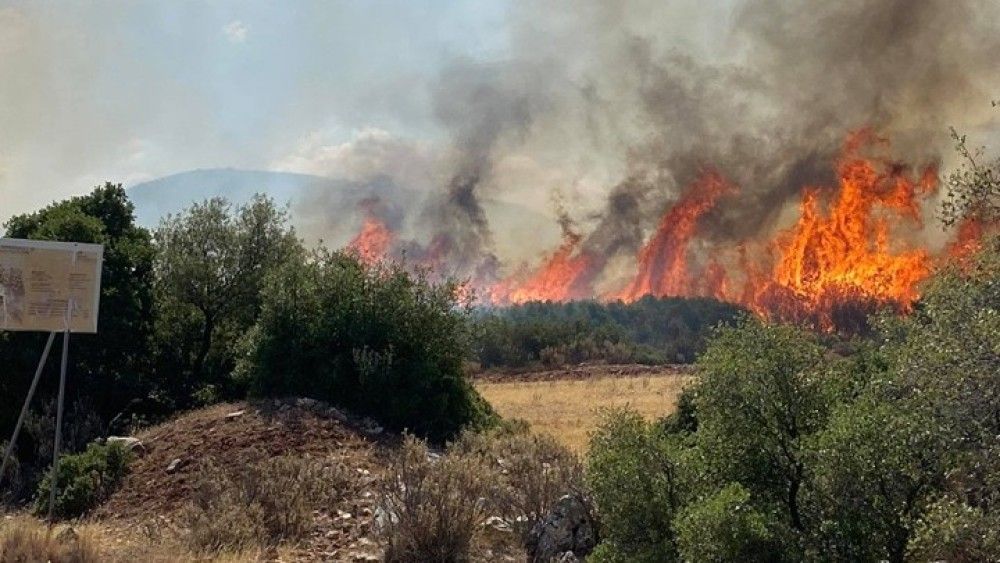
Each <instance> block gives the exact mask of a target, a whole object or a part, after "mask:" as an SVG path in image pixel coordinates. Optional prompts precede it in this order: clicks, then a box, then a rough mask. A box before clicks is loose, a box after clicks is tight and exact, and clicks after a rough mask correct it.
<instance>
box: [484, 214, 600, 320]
mask: <svg viewBox="0 0 1000 563" xmlns="http://www.w3.org/2000/svg"><path fill="white" fill-rule="evenodd" d="M581 240H582V237H581V236H580V235H579V234H577V233H575V232H572V231H567V232H566V233H565V234H564V235H563V243H562V245H560V246H559V248H558V249H556V251H555V252H553V253H552V255H551V256H549V257H548V258H547V259H546V260H545V262H544V263H543V264H542V266H541V267H539V268H538V270H536V271H535V272H534V273H533V274H531V275H530V276H528V278H527V279H525V280H523V281H520V282H518V280H517V279H516V278H517V277H518V276H513V277H511V278H508V279H506V280H504V281H501V282H500V283H498V284H497V285H496V286H494V287H493V288H492V290H491V292H490V294H491V299H490V300H491V301H492V302H494V303H525V302H528V301H571V300H574V299H586V298H589V297H592V296H593V294H594V289H593V287H592V285H591V277H592V276H591V275H588V274H590V273H591V272H593V271H594V270H595V268H594V266H595V265H596V264H597V260H595V257H594V256H592V255H591V254H589V253H587V252H585V251H579V250H578V246H579V245H580V241H581Z"/></svg>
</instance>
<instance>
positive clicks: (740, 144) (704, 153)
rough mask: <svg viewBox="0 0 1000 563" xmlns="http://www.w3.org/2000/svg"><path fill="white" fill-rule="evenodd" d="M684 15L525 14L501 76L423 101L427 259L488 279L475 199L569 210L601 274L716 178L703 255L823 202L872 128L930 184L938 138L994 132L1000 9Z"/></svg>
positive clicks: (810, 2) (812, 4)
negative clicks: (439, 138)
mask: <svg viewBox="0 0 1000 563" xmlns="http://www.w3.org/2000/svg"><path fill="white" fill-rule="evenodd" d="M678 4H679V3H664V2H655V1H652V0H633V1H626V2H617V3H608V2H603V1H598V0H594V1H589V2H588V1H579V0H572V1H570V0H564V1H561V2H560V1H557V2H539V3H516V4H515V7H514V8H512V12H511V13H510V17H509V22H510V26H511V36H510V43H511V58H510V59H509V60H505V61H501V62H493V63H490V64H479V63H474V62H470V61H460V62H457V63H455V64H454V65H452V66H451V67H449V68H448V69H447V70H445V71H444V72H443V73H442V74H441V76H439V77H438V78H437V80H436V82H435V85H434V87H433V88H432V94H433V114H434V115H435V117H436V119H437V120H438V122H439V123H440V124H441V125H442V127H443V130H444V131H445V132H446V134H447V136H448V137H447V139H448V140H447V142H446V143H443V144H442V146H441V147H439V149H440V158H438V159H437V160H435V162H436V165H437V166H439V168H438V169H437V175H436V178H437V184H436V187H435V189H434V190H433V192H432V194H431V195H430V196H428V198H427V199H426V201H425V203H424V206H423V211H421V212H420V214H419V215H420V217H419V221H418V223H420V224H422V225H423V229H424V232H425V241H429V242H424V243H423V244H422V245H420V246H421V247H422V248H423V249H424V250H426V249H427V247H435V248H436V249H437V250H435V252H436V253H440V252H444V253H445V254H447V255H448V260H447V262H448V263H449V264H452V265H453V266H455V267H456V268H457V269H458V270H462V271H464V272H465V273H466V274H468V275H473V276H481V277H487V278H488V277H490V276H495V272H489V273H484V272H485V271H486V270H488V269H490V268H492V267H494V266H495V265H496V264H497V260H498V258H497V252H496V249H495V245H494V234H495V233H494V229H492V228H491V221H490V219H491V218H490V217H489V216H488V214H487V212H486V210H485V208H484V206H483V200H484V197H490V198H498V199H501V200H505V201H509V202H514V203H518V204H521V205H524V206H525V207H530V208H534V209H541V208H544V207H546V205H545V202H546V201H548V199H549V198H548V194H550V193H551V192H552V191H553V190H563V191H565V192H566V193H567V198H566V200H567V201H568V202H569V204H568V210H567V211H568V214H569V215H572V216H574V217H575V218H576V219H577V220H578V221H579V225H578V229H579V230H580V232H583V233H585V238H584V240H583V241H582V242H581V244H580V246H579V248H580V252H586V253H587V254H589V255H593V256H597V257H600V260H596V261H594V262H593V263H594V264H595V267H598V268H604V267H605V264H606V263H608V262H610V261H611V260H612V259H613V258H614V257H615V256H631V257H633V258H634V256H635V254H636V252H637V250H638V248H639V247H640V246H641V245H642V243H643V241H644V240H646V238H647V237H648V234H649V229H650V228H651V227H652V226H654V225H655V224H656V222H657V220H658V218H659V217H661V216H662V215H663V212H664V210H665V209H667V208H668V207H669V206H670V205H671V204H672V203H673V202H675V201H676V200H677V198H678V197H679V194H680V193H682V191H683V190H684V188H685V187H686V186H688V185H690V184H692V183H693V182H695V181H696V180H697V178H698V177H699V176H700V175H701V174H702V173H703V172H704V171H705V170H706V169H707V168H711V169H713V170H718V171H719V173H721V174H722V175H723V176H725V177H726V178H727V179H728V180H729V181H731V182H733V183H734V184H736V185H738V186H739V191H738V192H736V193H733V194H729V195H727V196H725V197H723V198H721V199H720V200H719V201H718V205H717V206H716V207H715V208H714V209H713V210H712V211H711V212H710V213H709V214H708V215H706V216H705V218H704V221H705V222H706V224H707V225H708V227H709V228H707V229H705V230H704V234H703V235H702V236H704V237H707V238H708V239H710V240H712V241H715V242H725V241H739V240H746V239H748V238H754V237H755V236H758V235H760V236H764V235H767V234H770V233H772V232H773V231H774V230H775V229H776V228H777V227H778V226H779V220H780V219H782V216H783V213H784V212H786V211H787V209H788V208H789V206H790V205H793V204H795V203H796V202H798V199H799V196H800V193H801V190H802V188H803V187H804V186H829V185H831V184H833V179H834V178H833V169H832V167H831V162H833V161H834V160H835V158H836V154H837V152H838V150H839V148H840V145H841V143H842V141H843V139H844V136H845V134H846V133H847V132H849V131H851V130H856V129H859V128H862V127H870V128H872V129H873V130H875V131H876V132H877V133H879V134H880V135H884V136H885V137H887V138H889V139H891V142H892V150H891V152H892V154H893V155H895V156H898V157H901V158H905V159H907V161H908V162H912V163H915V164H917V165H922V164H927V163H933V162H936V161H939V160H941V159H946V158H948V155H949V154H950V153H949V150H948V149H949V147H950V140H949V138H948V132H947V127H948V126H950V125H955V126H958V127H964V128H967V129H968V128H975V127H978V126H981V125H982V124H983V123H985V122H986V121H987V120H989V119H991V118H994V114H992V113H990V107H989V106H990V104H989V101H990V96H991V94H992V95H993V96H994V97H995V96H996V94H997V92H1000V75H998V74H997V73H996V72H995V65H996V56H995V54H996V53H998V52H1000V34H997V33H996V29H995V25H996V24H995V22H997V21H1000V4H998V3H997V2H995V1H992V0H843V1H839V2H821V1H815V0H749V1H743V2H741V1H737V0H732V1H730V2H720V3H717V4H715V5H713V6H711V7H702V6H696V5H695V3H691V4H690V6H688V5H687V3H680V4H684V5H678ZM563 215H564V216H569V215H566V214H563ZM567 224H568V223H567ZM534 250H535V251H536V252H537V253H538V254H541V253H542V252H544V251H546V250H547V249H546V248H543V247H539V248H537V249H534Z"/></svg>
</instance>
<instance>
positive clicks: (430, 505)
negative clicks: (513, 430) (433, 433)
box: [377, 436, 496, 563]
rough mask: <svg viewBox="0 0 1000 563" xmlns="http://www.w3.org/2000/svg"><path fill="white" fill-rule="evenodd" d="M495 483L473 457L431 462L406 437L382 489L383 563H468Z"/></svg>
mask: <svg viewBox="0 0 1000 563" xmlns="http://www.w3.org/2000/svg"><path fill="white" fill-rule="evenodd" d="M495 478H496V476H495V475H494V474H493V472H492V471H491V470H490V468H489V467H488V466H487V465H486V464H484V463H480V462H478V460H477V458H476V457H474V456H441V457H440V458H438V459H432V457H431V456H430V452H429V451H428V449H427V445H426V443H424V442H422V441H420V440H417V439H415V438H413V437H412V436H407V437H406V438H405V439H404V441H403V445H402V447H401V448H400V450H399V452H398V453H397V454H396V455H395V458H394V459H393V461H392V464H391V467H390V469H389V472H388V474H387V476H386V478H385V479H384V481H383V482H382V486H381V497H380V507H379V510H380V511H381V513H382V515H383V517H382V519H381V523H380V525H379V528H378V530H377V532H378V534H379V537H380V539H381V541H382V544H383V545H384V546H385V561H387V562H389V563H399V562H404V563H409V562H414V563H416V562H423V561H465V560H468V558H469V550H470V546H471V544H472V539H473V536H474V534H475V532H476V530H478V529H479V528H480V526H481V525H482V524H483V522H484V521H485V519H486V517H487V516H488V512H487V511H486V505H485V502H484V501H483V500H481V499H483V498H484V497H486V496H487V495H488V494H489V492H490V490H491V487H492V486H493V482H494V479H495Z"/></svg>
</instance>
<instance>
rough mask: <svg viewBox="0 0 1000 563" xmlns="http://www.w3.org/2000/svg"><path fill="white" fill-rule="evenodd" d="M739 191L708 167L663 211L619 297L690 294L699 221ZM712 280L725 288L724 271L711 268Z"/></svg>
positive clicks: (633, 299) (626, 298)
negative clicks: (693, 244)
mask: <svg viewBox="0 0 1000 563" xmlns="http://www.w3.org/2000/svg"><path fill="white" fill-rule="evenodd" d="M735 190H736V187H735V186H734V185H733V184H731V183H729V182H728V181H727V180H726V179H725V178H723V177H722V175H721V174H719V173H718V172H717V171H715V170H708V171H706V172H705V173H703V174H702V176H701V177H700V178H699V179H698V180H697V181H695V182H694V183H693V184H691V185H690V186H688V188H687V190H686V191H685V193H684V195H682V196H681V198H680V200H678V201H677V203H676V204H675V205H674V206H673V207H671V208H670V209H668V210H667V212H666V213H664V215H663V218H662V219H661V220H660V225H659V227H658V228H657V229H656V234H654V235H653V238H652V239H650V241H649V242H648V243H647V244H646V246H644V247H643V248H642V250H641V251H640V252H639V273H638V274H637V275H636V277H635V279H633V280H632V283H630V284H629V285H628V287H626V288H625V289H624V290H623V291H622V292H621V293H620V294H619V295H618V296H617V297H618V298H619V299H621V300H623V301H635V300H636V299H639V298H640V297H642V296H644V295H655V296H657V297H674V296H688V295H692V294H693V293H697V292H696V291H693V290H692V288H693V287H694V286H695V285H696V284H694V283H693V282H692V280H691V279H690V277H689V274H688V246H689V245H690V243H691V240H692V239H693V238H694V236H695V234H696V233H697V228H698V220H699V219H700V218H701V217H702V216H703V215H704V214H705V213H707V212H708V211H711V209H712V208H713V207H715V204H716V202H717V201H718V200H719V198H720V197H722V196H723V195H725V194H726V193H730V192H733V191H735ZM712 269H713V271H712V272H711V273H710V276H709V277H711V278H712V280H711V283H712V284H714V285H715V286H716V287H715V288H714V291H719V290H721V288H723V287H725V285H726V282H725V279H726V276H725V270H723V269H721V266H720V265H719V264H715V265H714V266H713V267H712Z"/></svg>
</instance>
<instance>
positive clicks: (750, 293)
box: [349, 129, 986, 330]
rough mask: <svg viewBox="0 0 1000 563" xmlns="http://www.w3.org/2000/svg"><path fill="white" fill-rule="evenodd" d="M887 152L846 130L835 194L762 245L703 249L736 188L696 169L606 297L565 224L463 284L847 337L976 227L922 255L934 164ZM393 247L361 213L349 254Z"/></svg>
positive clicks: (600, 261) (592, 259) (524, 296)
mask: <svg viewBox="0 0 1000 563" xmlns="http://www.w3.org/2000/svg"><path fill="white" fill-rule="evenodd" d="M888 151H891V145H890V142H889V140H888V139H886V138H883V137H879V136H878V135H877V133H876V132H874V131H873V130H871V129H862V130H858V131H855V132H852V133H850V134H849V135H848V136H847V138H846V140H845V141H844V143H843V146H842V149H841V152H840V155H839V156H838V157H837V158H836V160H835V161H834V162H831V166H832V167H833V168H834V169H835V173H836V185H835V186H809V185H806V186H802V188H801V199H800V201H799V204H798V216H797V217H796V218H795V220H794V222H793V223H792V224H791V225H789V226H788V227H786V228H783V229H780V230H778V231H777V232H775V233H774V234H773V236H771V237H768V238H748V239H745V240H738V241H732V242H721V243H720V242H715V241H712V240H711V238H710V237H709V236H708V234H709V233H707V232H706V230H705V229H706V222H705V221H703V220H702V219H703V217H704V216H705V215H707V214H709V213H710V212H712V211H713V209H714V208H715V207H716V206H717V204H718V203H719V201H720V200H722V199H724V198H727V197H731V196H733V195H735V194H737V193H738V192H739V190H740V187H739V186H738V185H736V184H735V183H733V182H731V181H730V180H729V179H727V178H726V177H725V176H724V175H723V174H722V173H721V172H720V171H718V170H717V169H714V168H706V169H705V170H703V171H702V172H701V173H700V174H699V177H698V178H697V179H696V180H695V181H693V182H692V183H691V184H690V185H688V186H687V187H686V188H685V190H684V191H683V192H682V194H681V196H680V197H679V198H678V199H677V200H676V201H675V202H673V203H671V204H670V205H668V206H667V208H666V209H665V210H664V212H663V213H662V216H661V219H660V221H659V223H658V225H657V227H656V229H655V231H654V232H653V233H652V235H651V236H650V237H649V238H648V240H647V241H646V242H645V243H644V244H643V245H642V247H641V248H640V249H639V251H638V252H637V253H636V255H635V258H634V270H635V272H634V274H633V276H632V277H631V279H630V280H628V281H627V283H626V284H625V285H624V286H622V287H620V288H619V289H617V290H612V291H608V292H604V293H602V292H600V291H598V290H597V289H595V281H596V280H598V279H600V278H601V277H603V276H604V275H605V273H606V272H604V269H605V268H606V267H607V266H608V264H609V262H610V258H611V257H610V256H602V255H597V254H594V253H593V252H592V251H590V250H588V245H587V244H586V242H587V240H586V238H585V237H584V236H583V235H582V234H580V233H579V232H577V231H575V230H574V228H573V226H572V224H571V223H570V222H569V221H568V220H566V221H564V222H563V233H564V235H563V243H562V244H561V245H560V246H559V247H558V248H556V249H554V250H552V251H551V252H549V253H547V254H546V255H545V256H544V257H543V258H542V260H541V263H540V265H538V266H537V267H536V268H535V269H533V270H531V269H524V268H522V269H521V270H520V271H518V272H516V273H514V274H512V275H510V276H509V277H507V278H504V279H500V280H499V281H495V282H490V281H489V280H488V279H485V280H484V279H483V278H482V277H480V278H479V279H476V278H472V279H470V282H469V283H470V284H471V285H472V289H473V290H475V291H476V292H477V294H478V295H479V297H480V299H481V300H482V301H483V302H485V303H487V304H491V305H506V304H517V303H524V302H528V301H559V302H562V301H571V300H582V299H597V300H606V301H610V300H622V301H625V302H631V301H635V300H638V299H640V298H642V297H644V296H647V295H650V296H654V297H712V298H715V299H718V300H721V301H728V302H732V303H736V304H739V305H742V306H744V307H746V308H748V309H750V310H752V311H754V312H755V313H757V314H758V315H760V316H762V317H764V318H767V319H771V320H777V321H785V322H796V323H800V324H805V325H808V326H812V327H814V328H817V329H820V330H833V329H842V330H843V329H848V330H849V329H850V328H851V327H852V323H857V322H858V315H859V314H860V315H862V318H863V315H865V314H867V313H870V312H873V311H874V310H876V309H880V308H890V309H892V310H894V311H897V312H906V311H908V310H909V309H910V307H912V305H913V303H914V302H915V301H916V299H917V298H918V297H919V295H920V284H921V282H922V281H923V280H924V279H926V278H927V277H928V276H929V275H930V274H931V272H932V271H933V270H934V269H935V268H936V267H938V266H940V265H942V264H944V263H947V262H948V261H949V260H952V259H961V257H962V256H965V255H967V254H968V253H969V252H971V249H974V248H975V246H976V244H977V241H978V240H979V239H980V238H981V237H982V236H983V233H984V232H985V230H986V229H985V228H984V226H983V225H981V224H979V223H976V222H972V221H970V222H967V223H964V224H963V225H961V226H960V227H959V228H958V229H957V230H955V232H954V233H952V234H953V235H954V237H953V240H951V241H950V242H949V243H948V244H947V245H946V246H945V247H944V248H943V249H942V250H940V251H937V252H934V251H932V250H930V249H929V248H928V247H927V246H926V244H925V243H923V242H921V237H920V236H919V235H920V233H921V231H922V229H923V228H924V226H925V221H926V219H927V218H926V217H925V216H926V215H927V214H928V212H929V211H928V210H929V209H930V210H933V207H929V202H930V200H931V199H932V198H933V196H935V195H936V194H937V192H938V183H939V178H938V170H937V165H936V164H935V163H930V164H926V165H924V166H921V167H915V166H913V165H910V164H907V163H903V162H899V161H894V160H892V159H891V158H890V156H888V155H887V152H888ZM396 240H397V237H396V236H395V235H394V233H392V231H391V230H390V229H389V228H388V227H387V226H386V225H385V224H384V223H382V222H380V221H379V220H378V219H377V217H376V216H375V215H374V214H373V213H372V207H371V206H368V207H366V215H365V219H364V223H363V226H362V229H361V231H360V232H359V233H358V234H357V236H356V237H355V238H354V239H353V240H352V241H351V243H350V246H349V248H350V249H352V250H353V251H355V252H356V253H357V254H358V255H359V256H360V257H361V258H362V259H363V260H364V261H365V262H367V263H372V262H374V261H377V260H379V259H384V258H388V257H391V256H393V254H392V253H393V252H400V251H401V249H402V247H401V246H400V245H398V244H396V245H394V242H395V241H396ZM409 244H410V245H411V247H412V246H413V245H414V243H412V241H411V242H410V243H409ZM446 255H447V248H446V247H445V245H442V242H441V239H438V240H436V241H432V243H431V244H430V245H428V249H427V250H425V251H424V252H423V253H421V254H419V255H418V256H419V257H421V258H422V259H418V260H415V261H412V263H413V265H415V266H419V267H426V268H430V269H435V268H441V267H442V266H444V263H443V262H442V260H443V259H444V257H445V256H446ZM397 256H401V255H398V254H397ZM479 274H480V275H481V272H479Z"/></svg>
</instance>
